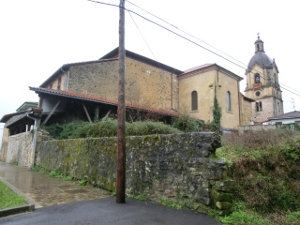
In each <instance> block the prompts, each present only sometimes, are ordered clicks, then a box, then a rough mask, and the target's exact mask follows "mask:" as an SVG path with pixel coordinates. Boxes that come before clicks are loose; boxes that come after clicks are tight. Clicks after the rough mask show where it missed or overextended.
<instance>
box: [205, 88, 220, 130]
mask: <svg viewBox="0 0 300 225" xmlns="http://www.w3.org/2000/svg"><path fill="white" fill-rule="evenodd" d="M221 117H222V110H221V107H220V105H219V102H218V99H217V96H216V86H215V97H214V108H213V118H214V119H213V121H211V123H209V124H208V129H209V130H211V131H214V132H216V133H220V130H221Z"/></svg>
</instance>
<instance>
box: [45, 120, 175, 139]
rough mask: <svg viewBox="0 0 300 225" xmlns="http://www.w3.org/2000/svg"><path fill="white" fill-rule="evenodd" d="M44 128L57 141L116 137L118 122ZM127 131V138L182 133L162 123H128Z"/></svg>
mask: <svg viewBox="0 0 300 225" xmlns="http://www.w3.org/2000/svg"><path fill="white" fill-rule="evenodd" d="M43 128H45V129H46V130H47V131H48V132H49V133H50V135H52V136H53V138H55V139H75V138H87V137H94V138H96V137H116V136H117V130H118V121H117V120H115V119H111V118H106V119H103V120H100V121H98V122H95V123H88V122H83V121H76V122H73V123H69V124H64V125H59V124H53V125H50V126H45V127H43ZM125 129H126V135H127V136H142V135H151V134H172V133H179V132H180V130H178V129H176V128H174V127H172V126H169V125H166V124H164V123H162V122H153V121H143V122H141V121H138V122H133V123H126V125H125Z"/></svg>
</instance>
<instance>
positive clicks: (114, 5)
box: [87, 0, 300, 97]
mask: <svg viewBox="0 0 300 225" xmlns="http://www.w3.org/2000/svg"><path fill="white" fill-rule="evenodd" d="M87 1H90V2H94V3H98V4H103V5H108V6H113V7H117V8H120V6H119V5H116V4H111V3H105V2H100V1H95V0H87ZM126 1H127V2H129V1H128V0H126ZM129 3H131V2H129ZM131 4H132V3H131ZM136 7H137V6H136ZM123 9H124V10H126V11H127V12H130V13H133V14H135V15H137V16H139V17H141V18H142V19H144V20H146V21H148V22H150V23H152V24H154V25H156V26H158V27H160V28H162V29H164V30H167V31H169V32H170V33H173V34H174V35H176V36H178V37H180V38H182V39H184V40H186V41H188V42H191V43H192V44H195V45H196V46H198V47H201V48H203V49H204V50H206V51H208V52H210V53H212V54H214V55H216V56H218V57H220V58H222V59H224V60H226V61H228V62H230V63H232V64H234V65H236V66H238V67H240V68H242V69H244V70H247V68H245V67H244V66H241V65H239V64H237V63H236V62H233V61H232V60H230V59H227V58H226V57H224V56H222V55H220V54H219V53H217V52H214V51H212V50H210V49H208V48H206V47H204V46H202V45H200V44H198V43H197V42H195V41H193V40H191V39H189V38H187V37H185V36H183V35H181V34H178V33H176V32H175V31H173V30H171V29H169V28H167V27H165V26H163V25H161V24H159V23H157V22H155V21H153V20H151V19H148V18H146V17H145V16H142V15H141V14H139V13H137V12H135V11H132V10H129V9H127V8H125V7H123ZM150 14H151V13H150ZM151 15H153V14H151ZM153 16H154V15H153ZM155 17H156V16H155ZM156 18H158V17H156ZM168 24H170V23H168ZM172 27H174V28H176V29H178V28H177V27H176V26H174V25H172ZM178 30H179V29H178ZM184 33H185V32H184ZM185 34H187V33H185ZM195 39H196V38H195ZM199 40H200V39H199ZM202 42H203V41H202ZM204 43H206V42H204ZM208 45H209V44H208ZM209 46H211V45H209ZM214 49H215V48H214ZM216 50H217V49H216ZM218 51H219V50H218ZM220 52H221V51H220ZM223 54H224V53H223ZM226 55H227V54H226ZM228 56H229V55H228ZM229 57H230V58H232V59H234V58H233V57H231V56H229ZM234 60H235V61H237V62H239V63H241V64H243V65H246V64H244V63H242V62H240V61H238V60H236V59H234ZM251 73H253V74H255V73H254V72H252V71H251ZM261 75H262V78H263V79H264V80H268V77H267V75H265V74H264V73H263V74H261ZM284 86H286V85H284ZM283 89H285V90H286V91H288V92H291V93H292V94H294V95H297V96H299V97H300V94H297V93H295V92H292V91H290V90H288V89H286V88H283Z"/></svg>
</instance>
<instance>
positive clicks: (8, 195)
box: [0, 182, 27, 209]
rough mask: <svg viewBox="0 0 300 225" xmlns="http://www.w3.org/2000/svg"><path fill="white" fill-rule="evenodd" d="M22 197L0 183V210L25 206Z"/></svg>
mask: <svg viewBox="0 0 300 225" xmlns="http://www.w3.org/2000/svg"><path fill="white" fill-rule="evenodd" d="M25 204H27V202H26V201H25V197H24V196H20V195H17V194H16V193H15V192H13V191H12V190H11V189H10V188H9V187H8V186H6V185H5V184H4V183H2V182H0V209H7V208H12V207H16V206H21V205H25Z"/></svg>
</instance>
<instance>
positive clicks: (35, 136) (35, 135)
mask: <svg viewBox="0 0 300 225" xmlns="http://www.w3.org/2000/svg"><path fill="white" fill-rule="evenodd" d="M29 114H33V112H32V111H31V112H28V113H27V114H26V115H27V117H28V118H30V119H32V120H34V128H33V130H34V135H33V143H32V148H33V154H32V155H33V156H32V163H31V165H30V166H29V167H30V168H33V167H34V165H35V153H36V143H37V135H38V126H39V124H40V121H41V119H40V118H39V117H38V118H34V117H31V116H29Z"/></svg>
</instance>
